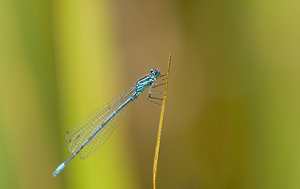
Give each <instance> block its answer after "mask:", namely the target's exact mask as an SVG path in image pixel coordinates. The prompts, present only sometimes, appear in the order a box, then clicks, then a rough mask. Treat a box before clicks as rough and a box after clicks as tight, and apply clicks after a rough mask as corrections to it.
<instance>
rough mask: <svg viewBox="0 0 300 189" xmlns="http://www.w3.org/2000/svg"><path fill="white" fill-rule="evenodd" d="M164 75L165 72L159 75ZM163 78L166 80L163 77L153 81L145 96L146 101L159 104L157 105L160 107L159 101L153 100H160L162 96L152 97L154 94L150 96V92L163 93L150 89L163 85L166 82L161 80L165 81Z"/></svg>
mask: <svg viewBox="0 0 300 189" xmlns="http://www.w3.org/2000/svg"><path fill="white" fill-rule="evenodd" d="M165 76H166V74H164V75H161V76H160V77H165ZM165 80H166V78H163V79H161V80H159V81H158V82H155V83H153V84H152V85H151V86H150V88H149V92H148V97H147V101H148V102H152V103H154V104H157V105H159V107H161V103H159V102H156V101H153V100H158V101H162V100H163V98H159V97H154V96H151V94H156V95H163V93H161V92H155V91H152V89H153V88H156V87H159V86H163V85H165V84H166V82H163V81H165ZM150 99H152V100H150Z"/></svg>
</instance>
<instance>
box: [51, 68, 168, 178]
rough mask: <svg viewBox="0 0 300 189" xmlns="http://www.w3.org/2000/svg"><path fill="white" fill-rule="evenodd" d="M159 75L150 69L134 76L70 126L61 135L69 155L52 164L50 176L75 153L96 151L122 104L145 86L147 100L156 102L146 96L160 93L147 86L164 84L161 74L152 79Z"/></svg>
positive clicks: (85, 154) (115, 122)
mask: <svg viewBox="0 0 300 189" xmlns="http://www.w3.org/2000/svg"><path fill="white" fill-rule="evenodd" d="M163 76H165V75H161V74H160V72H159V70H158V69H156V68H153V69H151V73H150V74H148V75H147V76H145V77H143V78H142V79H140V80H138V81H137V82H136V83H135V84H134V85H133V86H132V87H130V88H129V89H127V90H126V91H124V92H123V93H121V95H119V96H118V97H116V98H115V99H113V100H112V101H111V102H109V103H108V104H106V105H104V106H103V107H101V108H99V109H97V110H96V111H94V112H93V113H91V114H89V115H88V116H86V117H85V118H83V119H82V120H81V121H79V122H78V123H76V124H75V125H74V126H73V127H71V128H70V129H69V130H68V131H67V132H66V135H65V139H66V141H67V142H68V150H69V152H71V153H72V155H71V156H70V157H69V158H68V159H67V160H66V161H64V162H63V163H62V164H60V165H59V166H58V167H57V168H56V170H55V171H54V172H53V176H54V177H56V176H57V175H58V174H59V172H60V171H61V170H63V168H64V167H65V166H66V165H67V164H69V163H70V161H71V160H72V159H73V158H74V157H75V156H77V155H78V154H79V157H80V158H81V159H85V158H87V157H89V156H90V155H92V154H93V153H94V152H96V151H97V150H98V149H99V148H100V147H101V146H102V145H103V144H104V143H105V142H106V140H107V139H108V138H109V136H110V135H111V134H112V133H113V131H114V130H115V128H116V127H117V125H118V123H119V121H120V119H121V117H122V116H123V114H124V112H125V107H126V105H127V104H128V103H129V102H131V101H133V100H135V99H136V98H137V97H138V96H139V95H140V94H141V93H142V92H143V91H144V90H145V89H146V88H147V87H149V86H150V88H149V92H148V97H147V100H148V101H149V102H153V103H155V104H158V105H159V103H158V102H157V101H151V100H150V99H156V100H160V98H157V97H153V96H151V94H152V93H155V94H161V93H159V92H152V91H151V90H152V88H155V87H158V86H160V85H163V84H165V83H163V82H162V81H164V80H165V79H164V78H162V79H161V80H160V81H156V80H157V79H158V78H160V77H163Z"/></svg>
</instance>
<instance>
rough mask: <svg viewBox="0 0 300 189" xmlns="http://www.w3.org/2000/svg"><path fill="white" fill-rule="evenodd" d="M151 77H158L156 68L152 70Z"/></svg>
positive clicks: (158, 73)
mask: <svg viewBox="0 0 300 189" xmlns="http://www.w3.org/2000/svg"><path fill="white" fill-rule="evenodd" d="M151 75H153V76H154V77H158V76H160V72H159V70H158V69H157V68H152V69H151Z"/></svg>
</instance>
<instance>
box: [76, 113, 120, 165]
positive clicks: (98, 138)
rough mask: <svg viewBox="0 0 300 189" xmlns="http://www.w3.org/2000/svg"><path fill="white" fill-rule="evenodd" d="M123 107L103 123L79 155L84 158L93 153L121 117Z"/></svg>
mask: <svg viewBox="0 0 300 189" xmlns="http://www.w3.org/2000/svg"><path fill="white" fill-rule="evenodd" d="M125 108H126V107H124V108H123V109H122V110H121V111H120V112H119V113H118V114H116V115H115V116H114V117H113V118H112V119H111V120H110V122H109V123H108V124H107V125H105V126H104V127H103V128H102V129H101V130H100V131H99V132H98V133H97V134H96V135H95V137H94V138H93V139H92V140H91V141H90V142H89V143H88V144H87V145H86V146H85V147H84V148H83V149H82V150H81V151H80V153H79V157H80V158H81V159H85V158H87V157H89V156H91V155H92V154H93V153H95V152H96V151H97V150H98V149H99V148H100V147H101V146H102V145H103V144H104V143H105V142H106V141H107V139H108V138H109V137H110V136H111V134H112V133H113V132H114V130H115V129H116V128H117V126H118V124H119V122H120V120H121V118H122V117H123V115H124V113H125Z"/></svg>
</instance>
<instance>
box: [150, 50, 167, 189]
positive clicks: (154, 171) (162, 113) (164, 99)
mask: <svg viewBox="0 0 300 189" xmlns="http://www.w3.org/2000/svg"><path fill="white" fill-rule="evenodd" d="M171 56H172V54H171V53H170V54H169V62H168V72H167V80H166V88H165V92H164V97H163V102H162V107H161V112H160V119H159V126H158V133H157V141H156V148H155V155H154V162H153V189H155V188H156V172H157V163H158V155H159V147H160V140H161V131H162V125H163V120H164V114H165V106H166V99H167V90H168V81H169V72H170V64H171Z"/></svg>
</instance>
